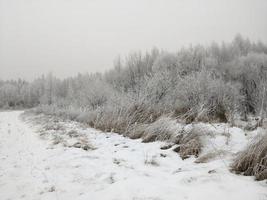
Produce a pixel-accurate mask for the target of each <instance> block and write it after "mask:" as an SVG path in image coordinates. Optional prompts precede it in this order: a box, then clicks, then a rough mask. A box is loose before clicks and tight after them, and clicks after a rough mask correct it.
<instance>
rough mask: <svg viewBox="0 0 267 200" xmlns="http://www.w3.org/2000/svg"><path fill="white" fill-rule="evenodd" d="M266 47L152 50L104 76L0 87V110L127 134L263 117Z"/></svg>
mask: <svg viewBox="0 0 267 200" xmlns="http://www.w3.org/2000/svg"><path fill="white" fill-rule="evenodd" d="M266 86H267V46H266V45H265V44H263V43H261V42H257V43H253V42H251V41H249V40H248V39H244V38H243V37H242V36H240V35H237V36H236V37H235V39H234V40H233V41H232V42H231V43H228V44H225V43H222V44H220V45H219V44H217V43H212V44H211V45H210V46H208V47H204V46H200V45H198V46H191V47H189V48H183V49H181V50H180V51H178V52H177V53H169V52H165V51H159V50H157V49H153V50H152V51H151V52H147V53H146V54H144V55H143V54H141V53H133V54H131V55H129V56H128V57H127V58H125V59H124V60H121V59H117V60H116V62H114V68H113V69H111V70H110V71H108V72H106V73H104V74H79V75H78V76H76V77H72V78H66V79H64V80H59V79H57V78H55V77H54V76H53V75H52V74H51V73H50V74H48V75H47V76H43V77H41V78H38V79H36V80H34V81H32V82H26V81H23V80H18V81H0V107H3V108H10V107H36V106H38V105H39V106H40V107H39V110H40V109H41V111H45V112H48V113H53V114H58V115H62V116H65V117H69V118H71V119H76V120H80V121H83V122H87V123H89V124H90V125H92V126H94V127H96V128H100V129H102V130H114V131H117V132H119V133H128V132H130V130H132V129H133V128H134V127H135V126H136V125H138V124H148V123H152V122H154V121H155V120H156V119H157V118H158V117H159V116H161V115H163V114H169V115H171V116H173V117H180V118H182V119H185V120H186V121H187V122H191V121H194V120H202V121H211V120H219V121H231V120H232V119H233V118H234V117H241V118H243V119H246V118H247V116H248V115H254V116H259V117H264V116H266V111H267V102H266V99H267V94H266V93H267V91H266Z"/></svg>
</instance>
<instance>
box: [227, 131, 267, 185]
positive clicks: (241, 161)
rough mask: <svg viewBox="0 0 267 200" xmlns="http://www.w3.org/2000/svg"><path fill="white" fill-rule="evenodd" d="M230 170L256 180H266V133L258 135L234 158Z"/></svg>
mask: <svg viewBox="0 0 267 200" xmlns="http://www.w3.org/2000/svg"><path fill="white" fill-rule="evenodd" d="M231 167H232V170H233V171H234V172H236V173H242V174H243V175H246V176H255V178H256V180H264V179H267V133H266V132H265V134H264V135H258V136H257V137H256V138H254V140H253V141H252V142H251V144H250V145H249V146H248V147H247V148H246V149H245V150H244V151H242V152H240V153H239V155H238V156H237V157H236V159H235V160H234V162H233V164H232V166H231Z"/></svg>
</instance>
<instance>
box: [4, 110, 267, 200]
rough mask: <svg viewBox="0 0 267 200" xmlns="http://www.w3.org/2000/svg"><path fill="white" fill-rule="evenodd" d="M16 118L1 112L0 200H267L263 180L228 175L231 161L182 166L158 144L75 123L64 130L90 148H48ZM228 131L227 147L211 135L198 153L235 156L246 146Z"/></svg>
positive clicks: (32, 129) (242, 138)
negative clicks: (220, 152) (215, 151)
mask: <svg viewBox="0 0 267 200" xmlns="http://www.w3.org/2000/svg"><path fill="white" fill-rule="evenodd" d="M21 113H22V111H12V112H0V136H1V138H0V199H1V200H17V199H27V200H38V199H46V200H54V199H55V200H80V199H84V200H180V199H187V200H194V199H195V200H214V199H216V200H225V199H227V200H239V199H240V200H241V199H242V200H264V199H267V184H266V181H261V182H256V181H254V179H253V177H245V176H240V175H235V174H232V173H231V172H229V164H230V162H231V159H232V157H231V156H225V157H221V158H219V159H215V160H213V161H211V162H209V163H203V164H196V163H194V160H195V158H193V157H192V158H189V159H186V160H182V159H181V158H180V157H179V155H178V154H177V153H175V152H173V151H172V149H168V150H161V149H160V147H161V146H162V145H163V144H164V143H162V142H153V143H142V142H141V140H131V139H129V138H125V137H123V136H121V135H118V134H115V133H103V132H100V131H97V130H94V129H92V128H83V129H82V128H81V127H79V126H78V125H77V123H74V122H68V124H66V127H67V129H69V130H73V129H75V130H76V131H79V132H81V134H83V135H84V136H85V137H87V138H88V140H89V141H90V143H91V144H92V145H93V146H94V147H95V148H96V149H95V150H89V151H85V150H83V149H80V148H70V147H66V146H64V145H62V144H58V145H52V142H51V140H49V139H46V140H45V139H41V137H39V135H40V133H39V132H38V131H39V130H38V129H36V128H35V127H34V126H31V125H30V124H28V123H25V122H23V121H22V120H21V119H20V118H19V115H20V114H21ZM65 123H66V122H65ZM218 126H219V125H218ZM229 133H230V134H231V137H230V139H229V141H228V142H227V145H226V143H225V136H223V135H220V134H218V136H215V137H211V139H210V141H208V142H207V143H212V145H207V147H206V148H205V151H209V150H210V149H212V148H221V147H220V146H224V147H223V148H224V149H227V150H229V151H232V152H233V153H235V152H236V151H237V150H240V149H241V148H243V147H244V146H245V145H246V144H247V140H248V139H247V138H246V137H245V135H244V133H243V132H242V130H241V129H238V128H231V129H229ZM146 161H147V162H146ZM150 161H153V162H152V163H154V164H151V163H150ZM209 172H210V173H209Z"/></svg>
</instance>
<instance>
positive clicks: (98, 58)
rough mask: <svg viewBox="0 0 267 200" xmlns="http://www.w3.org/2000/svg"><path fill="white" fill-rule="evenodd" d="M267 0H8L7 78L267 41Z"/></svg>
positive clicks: (2, 41)
mask: <svg viewBox="0 0 267 200" xmlns="http://www.w3.org/2000/svg"><path fill="white" fill-rule="evenodd" d="M266 19H267V0H0V79H9V78H18V77H22V78H25V79H28V80H31V79H33V78H34V77H37V76H38V75H40V74H42V73H47V72H49V71H52V72H53V73H54V74H55V75H57V76H59V77H66V76H71V75H76V74H77V73H78V72H86V71H88V72H96V71H100V72H101V71H104V70H106V69H109V68H111V67H112V64H113V60H114V58H116V57H117V56H118V55H121V57H124V56H125V55H127V54H129V53H130V52H131V51H135V50H141V51H145V50H150V49H151V48H153V47H155V46H156V47H158V48H162V49H165V50H169V51H176V50H178V49H179V48H180V47H181V46H186V45H188V44H190V43H192V44H198V43H201V44H209V43H210V42H211V41H218V42H221V41H226V42H227V41H230V40H232V39H233V37H234V36H235V35H236V33H241V34H242V35H243V36H244V37H249V38H250V39H251V40H254V41H257V40H262V41H263V42H265V43H266V42H267V20H266Z"/></svg>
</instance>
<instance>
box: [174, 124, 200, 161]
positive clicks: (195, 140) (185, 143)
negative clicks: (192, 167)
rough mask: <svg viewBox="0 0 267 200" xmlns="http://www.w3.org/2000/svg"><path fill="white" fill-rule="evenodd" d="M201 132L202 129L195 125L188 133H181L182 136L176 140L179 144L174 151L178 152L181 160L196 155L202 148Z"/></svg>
mask: <svg viewBox="0 0 267 200" xmlns="http://www.w3.org/2000/svg"><path fill="white" fill-rule="evenodd" d="M202 134H203V133H202V131H201V130H199V129H197V128H195V127H193V128H192V129H191V131H190V132H188V133H182V137H180V138H179V141H177V144H178V145H179V146H178V147H176V148H175V149H174V151H175V152H177V153H179V154H180V156H181V158H182V159H183V160H184V159H186V158H189V157H190V156H195V157H198V156H199V154H200V152H201V149H202V142H201V135H202Z"/></svg>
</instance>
